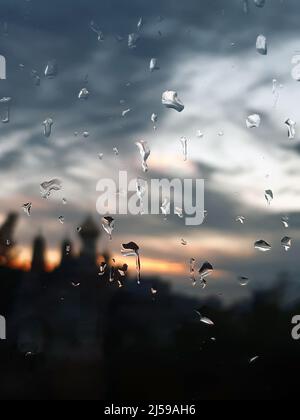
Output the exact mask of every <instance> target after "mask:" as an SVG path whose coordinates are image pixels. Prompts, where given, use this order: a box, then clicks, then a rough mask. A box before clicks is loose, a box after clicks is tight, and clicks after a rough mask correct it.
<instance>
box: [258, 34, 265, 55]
mask: <svg viewBox="0 0 300 420" xmlns="http://www.w3.org/2000/svg"><path fill="white" fill-rule="evenodd" d="M256 50H257V52H258V53H259V54H261V55H267V54H268V46H267V38H266V37H265V36H264V35H259V36H258V37H257V40H256Z"/></svg>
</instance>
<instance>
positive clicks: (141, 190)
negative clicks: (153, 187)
mask: <svg viewBox="0 0 300 420" xmlns="http://www.w3.org/2000/svg"><path fill="white" fill-rule="evenodd" d="M147 187H148V185H147V182H146V181H145V180H144V179H142V178H137V180H136V195H137V196H138V198H139V200H140V205H141V214H144V212H145V210H144V197H145V194H146V192H147Z"/></svg>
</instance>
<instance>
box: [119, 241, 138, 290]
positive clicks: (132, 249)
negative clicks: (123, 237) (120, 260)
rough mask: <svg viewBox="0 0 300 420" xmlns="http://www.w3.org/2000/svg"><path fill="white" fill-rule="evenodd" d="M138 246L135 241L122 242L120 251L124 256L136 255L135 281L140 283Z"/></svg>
mask: <svg viewBox="0 0 300 420" xmlns="http://www.w3.org/2000/svg"><path fill="white" fill-rule="evenodd" d="M139 250H140V248H139V246H138V245H137V244H136V243H135V242H129V243H128V244H123V245H122V249H121V253H122V255H124V256H125V257H133V256H135V257H136V272H137V283H138V284H140V283H141V260H140V253H139Z"/></svg>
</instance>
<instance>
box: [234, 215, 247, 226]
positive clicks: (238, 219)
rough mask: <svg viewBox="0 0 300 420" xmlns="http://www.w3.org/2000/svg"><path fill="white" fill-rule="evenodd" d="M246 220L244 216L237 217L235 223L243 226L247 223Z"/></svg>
mask: <svg viewBox="0 0 300 420" xmlns="http://www.w3.org/2000/svg"><path fill="white" fill-rule="evenodd" d="M245 220H246V218H245V217H244V216H237V217H236V219H235V221H236V222H237V223H240V224H241V225H243V224H244V223H245Z"/></svg>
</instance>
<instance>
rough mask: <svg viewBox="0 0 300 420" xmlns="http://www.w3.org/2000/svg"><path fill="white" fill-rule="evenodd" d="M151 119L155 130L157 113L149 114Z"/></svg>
mask: <svg viewBox="0 0 300 420" xmlns="http://www.w3.org/2000/svg"><path fill="white" fill-rule="evenodd" d="M151 121H152V123H153V124H154V130H156V125H155V124H156V123H157V121H158V115H157V114H152V115H151Z"/></svg>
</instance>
